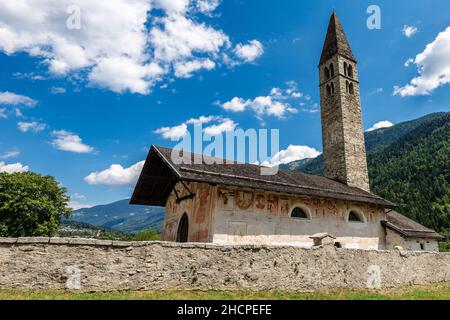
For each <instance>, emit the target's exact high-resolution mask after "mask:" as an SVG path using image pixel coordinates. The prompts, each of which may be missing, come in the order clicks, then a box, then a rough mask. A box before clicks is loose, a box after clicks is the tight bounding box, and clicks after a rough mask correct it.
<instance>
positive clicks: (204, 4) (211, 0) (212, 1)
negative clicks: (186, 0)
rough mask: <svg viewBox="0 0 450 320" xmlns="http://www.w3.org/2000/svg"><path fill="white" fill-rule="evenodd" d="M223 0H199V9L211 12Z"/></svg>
mask: <svg viewBox="0 0 450 320" xmlns="http://www.w3.org/2000/svg"><path fill="white" fill-rule="evenodd" d="M220 2H221V0H197V4H196V6H197V9H198V10H199V11H200V12H202V13H205V14H210V13H211V12H213V11H214V10H216V9H217V7H218V6H219V5H220Z"/></svg>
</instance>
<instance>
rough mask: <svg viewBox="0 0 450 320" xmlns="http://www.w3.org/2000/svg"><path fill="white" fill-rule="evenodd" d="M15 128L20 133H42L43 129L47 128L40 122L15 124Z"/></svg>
mask: <svg viewBox="0 0 450 320" xmlns="http://www.w3.org/2000/svg"><path fill="white" fill-rule="evenodd" d="M17 128H18V129H19V130H20V131H22V132H28V131H31V132H35V133H37V132H41V131H44V130H45V128H47V125H46V124H45V123H40V122H35V121H33V122H19V123H17Z"/></svg>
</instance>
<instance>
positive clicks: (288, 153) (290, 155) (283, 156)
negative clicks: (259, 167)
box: [271, 145, 321, 165]
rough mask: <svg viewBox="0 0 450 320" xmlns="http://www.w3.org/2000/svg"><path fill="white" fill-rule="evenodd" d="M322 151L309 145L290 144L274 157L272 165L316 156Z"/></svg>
mask: <svg viewBox="0 0 450 320" xmlns="http://www.w3.org/2000/svg"><path fill="white" fill-rule="evenodd" d="M320 154H321V152H319V151H317V150H316V149H314V148H311V147H308V146H295V145H290V146H289V147H288V148H287V149H285V150H281V151H280V152H278V153H277V154H275V155H274V156H273V157H272V160H271V165H280V164H287V163H290V162H293V161H297V160H303V159H310V158H316V157H317V156H319V155H320Z"/></svg>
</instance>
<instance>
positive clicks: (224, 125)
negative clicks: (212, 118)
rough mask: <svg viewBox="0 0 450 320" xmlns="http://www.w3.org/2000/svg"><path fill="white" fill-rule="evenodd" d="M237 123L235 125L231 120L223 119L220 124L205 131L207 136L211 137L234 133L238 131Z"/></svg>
mask: <svg viewBox="0 0 450 320" xmlns="http://www.w3.org/2000/svg"><path fill="white" fill-rule="evenodd" d="M236 127H237V123H235V122H234V121H233V120H231V119H227V118H226V119H223V120H222V121H221V122H220V123H219V124H216V125H212V126H209V127H206V128H205V129H204V130H203V131H204V132H205V134H207V135H210V136H217V135H220V134H222V133H224V132H229V131H234V129H236Z"/></svg>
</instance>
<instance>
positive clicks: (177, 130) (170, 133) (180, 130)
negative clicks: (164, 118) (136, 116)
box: [155, 123, 188, 141]
mask: <svg viewBox="0 0 450 320" xmlns="http://www.w3.org/2000/svg"><path fill="white" fill-rule="evenodd" d="M155 133H156V134H160V135H161V136H162V137H163V138H164V139H170V140H173V141H176V140H180V139H181V138H183V137H184V136H185V135H186V134H187V133H188V129H187V125H186V124H185V123H182V124H180V125H179V126H175V127H162V128H159V129H157V130H155Z"/></svg>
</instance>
